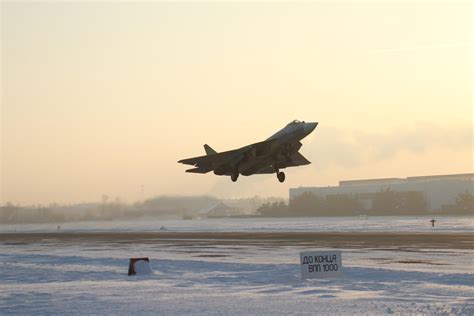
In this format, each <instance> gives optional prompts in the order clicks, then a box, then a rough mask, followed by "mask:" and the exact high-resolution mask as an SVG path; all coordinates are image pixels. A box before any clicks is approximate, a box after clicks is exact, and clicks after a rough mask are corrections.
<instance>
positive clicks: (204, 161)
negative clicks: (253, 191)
mask: <svg viewBox="0 0 474 316" xmlns="http://www.w3.org/2000/svg"><path fill="white" fill-rule="evenodd" d="M240 151H241V149H235V150H229V151H225V152H221V153H217V154H211V155H205V156H199V157H194V158H188V159H182V160H180V161H178V162H179V163H182V164H185V165H191V166H195V167H196V168H194V169H188V170H186V172H192V173H208V172H209V171H212V170H214V169H215V168H217V167H219V166H222V165H225V164H227V163H229V162H230V161H232V160H233V159H235V158H236V157H237V156H239V155H240Z"/></svg>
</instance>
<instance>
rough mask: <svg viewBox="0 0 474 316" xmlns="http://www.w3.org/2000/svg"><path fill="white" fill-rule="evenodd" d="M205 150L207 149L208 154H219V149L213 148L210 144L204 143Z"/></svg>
mask: <svg viewBox="0 0 474 316" xmlns="http://www.w3.org/2000/svg"><path fill="white" fill-rule="evenodd" d="M204 150H205V151H206V155H215V154H217V151H215V150H214V149H212V148H211V146H209V145H208V144H205V145H204Z"/></svg>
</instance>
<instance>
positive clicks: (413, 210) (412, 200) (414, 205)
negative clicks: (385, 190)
mask: <svg viewBox="0 0 474 316" xmlns="http://www.w3.org/2000/svg"><path fill="white" fill-rule="evenodd" d="M427 210H428V203H427V201H426V199H425V197H424V196H423V193H422V192H419V191H407V192H402V207H401V209H400V212H401V213H402V215H418V214H422V213H424V212H426V211H427Z"/></svg>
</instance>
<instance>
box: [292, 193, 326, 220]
mask: <svg viewBox="0 0 474 316" xmlns="http://www.w3.org/2000/svg"><path fill="white" fill-rule="evenodd" d="M289 210H290V213H291V214H292V215H293V216H312V215H323V216H324V214H325V213H326V211H327V207H326V200H325V199H324V198H323V197H320V196H317V195H315V194H313V193H311V192H303V193H302V194H300V195H298V196H296V197H294V198H293V199H291V200H290V203H289Z"/></svg>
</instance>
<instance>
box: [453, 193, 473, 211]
mask: <svg viewBox="0 0 474 316" xmlns="http://www.w3.org/2000/svg"><path fill="white" fill-rule="evenodd" d="M455 209H456V211H457V213H461V214H474V196H473V195H472V194H471V193H469V192H468V191H465V192H463V193H460V194H459V195H458V196H457V197H456V204H455Z"/></svg>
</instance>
